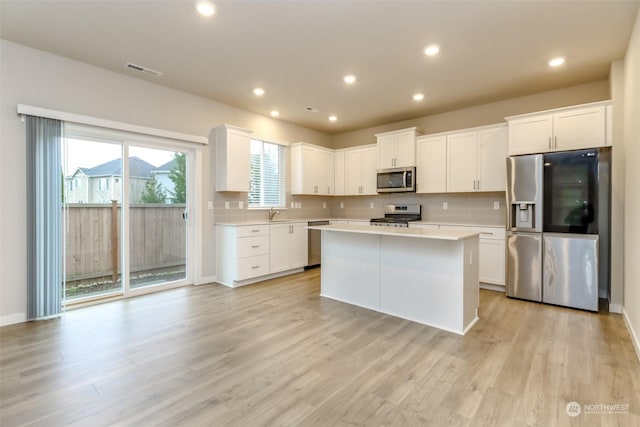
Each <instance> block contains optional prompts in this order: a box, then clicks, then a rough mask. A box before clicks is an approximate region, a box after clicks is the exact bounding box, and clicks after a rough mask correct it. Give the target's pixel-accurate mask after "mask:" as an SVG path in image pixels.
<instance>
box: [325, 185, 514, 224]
mask: <svg viewBox="0 0 640 427" xmlns="http://www.w3.org/2000/svg"><path fill="white" fill-rule="evenodd" d="M495 202H498V209H497V210H496V209H494V203H495ZM340 203H343V204H344V207H342V208H341V207H340ZM403 203H406V204H420V205H422V220H423V221H436V222H450V223H460V224H483V225H504V224H505V223H506V212H507V211H506V207H505V193H503V192H496V193H455V194H454V193H450V194H415V193H399V194H388V195H378V196H358V197H334V202H333V215H334V217H336V218H363V219H365V218H366V219H368V218H375V217H381V216H383V215H384V205H387V204H403ZM444 203H446V204H447V209H443V204H444ZM372 206H373V207H372Z"/></svg>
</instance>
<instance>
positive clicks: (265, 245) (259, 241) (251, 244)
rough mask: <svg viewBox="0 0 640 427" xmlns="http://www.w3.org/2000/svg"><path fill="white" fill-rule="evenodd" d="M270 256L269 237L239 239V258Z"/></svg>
mask: <svg viewBox="0 0 640 427" xmlns="http://www.w3.org/2000/svg"><path fill="white" fill-rule="evenodd" d="M265 254H269V236H255V237H240V238H238V253H237V256H238V258H245V257H249V256H256V255H265Z"/></svg>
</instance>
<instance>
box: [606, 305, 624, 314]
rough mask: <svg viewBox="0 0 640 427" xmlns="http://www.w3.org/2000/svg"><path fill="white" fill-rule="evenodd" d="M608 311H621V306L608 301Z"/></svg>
mask: <svg viewBox="0 0 640 427" xmlns="http://www.w3.org/2000/svg"><path fill="white" fill-rule="evenodd" d="M609 313H618V314H620V313H622V306H621V305H620V304H611V303H609Z"/></svg>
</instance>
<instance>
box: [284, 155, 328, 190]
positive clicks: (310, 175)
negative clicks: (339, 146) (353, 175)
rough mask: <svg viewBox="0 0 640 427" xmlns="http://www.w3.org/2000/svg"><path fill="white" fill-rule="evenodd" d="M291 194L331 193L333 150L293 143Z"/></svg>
mask: <svg viewBox="0 0 640 427" xmlns="http://www.w3.org/2000/svg"><path fill="white" fill-rule="evenodd" d="M290 151H291V194H308V195H325V196H326V195H331V194H333V187H334V164H333V163H334V155H333V150H329V149H325V148H322V147H318V146H315V145H311V144H305V143H296V144H291V146H290Z"/></svg>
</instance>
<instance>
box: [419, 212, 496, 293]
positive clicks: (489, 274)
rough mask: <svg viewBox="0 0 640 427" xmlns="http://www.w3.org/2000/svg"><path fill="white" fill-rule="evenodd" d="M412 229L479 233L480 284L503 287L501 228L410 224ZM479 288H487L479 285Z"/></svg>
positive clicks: (494, 287) (492, 287)
mask: <svg viewBox="0 0 640 427" xmlns="http://www.w3.org/2000/svg"><path fill="white" fill-rule="evenodd" d="M410 226H411V227H412V228H413V227H415V228H422V229H429V230H438V229H439V230H461V231H476V232H478V233H480V255H479V257H480V265H479V266H478V269H479V273H480V282H481V283H484V284H489V285H497V286H489V288H491V289H499V288H500V287H504V285H505V248H506V247H505V229H504V228H503V227H482V226H473V225H447V224H411V225H410ZM480 286H481V287H487V286H483V285H480Z"/></svg>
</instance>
